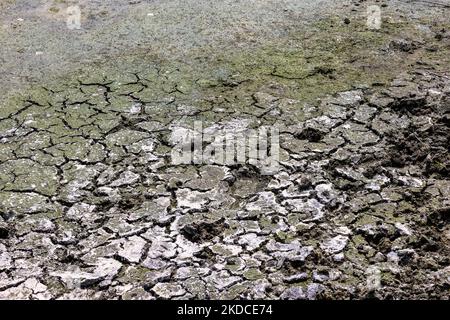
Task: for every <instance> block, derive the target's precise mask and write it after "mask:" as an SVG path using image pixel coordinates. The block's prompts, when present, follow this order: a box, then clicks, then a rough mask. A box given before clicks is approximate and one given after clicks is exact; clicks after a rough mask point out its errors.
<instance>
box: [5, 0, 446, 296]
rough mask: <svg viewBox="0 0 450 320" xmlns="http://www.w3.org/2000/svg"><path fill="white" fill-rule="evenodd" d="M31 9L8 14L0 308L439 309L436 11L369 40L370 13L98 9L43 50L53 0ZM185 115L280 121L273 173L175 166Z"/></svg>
mask: <svg viewBox="0 0 450 320" xmlns="http://www.w3.org/2000/svg"><path fill="white" fill-rule="evenodd" d="M44 3H45V4H46V5H47V7H46V6H42V5H38V4H36V6H33V5H31V6H30V5H27V4H25V2H21V1H7V2H5V4H4V7H3V8H2V10H5V11H3V12H6V13H14V14H15V15H16V16H15V15H11V14H10V15H9V16H10V17H11V18H10V20H8V19H5V20H2V22H3V29H2V31H0V32H1V33H0V42H1V43H3V44H7V46H6V47H5V48H6V49H5V50H3V49H2V50H3V51H2V66H1V67H0V68H1V70H2V71H3V72H5V74H8V75H9V76H8V78H3V79H1V81H2V86H3V89H2V91H3V92H2V93H3V94H2V100H1V101H2V102H1V103H2V105H1V107H0V139H1V147H2V152H1V153H0V297H1V298H8V299H119V298H120V299H180V298H181V299H243V298H246V299H321V298H331V299H362V298H369V297H376V298H380V299H406V298H420V299H425V298H435V299H448V292H449V285H450V283H449V281H450V278H449V277H450V267H449V257H450V255H449V253H450V252H449V249H450V248H449V244H450V227H449V225H448V218H449V206H450V203H449V202H450V200H449V197H448V195H449V194H450V181H449V171H448V170H449V152H448V151H449V150H448V146H449V145H450V143H449V132H450V130H449V112H450V72H449V70H448V66H449V65H450V61H449V57H450V55H449V53H450V52H449V49H450V25H449V22H448V13H449V12H448V11H449V9H448V8H447V7H446V6H445V5H439V2H434V4H433V5H430V3H426V2H405V1H388V2H379V3H377V4H379V5H380V6H381V8H382V12H383V25H382V27H381V29H380V30H368V29H367V25H366V20H367V19H366V18H367V17H366V7H367V5H370V4H373V3H372V2H370V1H357V2H356V1H348V2H343V4H339V6H337V5H333V4H331V3H329V2H328V1H324V2H318V3H316V4H314V3H315V2H313V1H305V2H304V3H303V4H302V5H299V4H296V2H294V1H285V2H284V3H285V6H284V7H283V6H282V7H280V8H278V7H277V9H275V8H274V7H273V6H274V5H273V4H270V3H269V4H265V5H259V6H258V2H256V1H255V2H249V3H250V5H251V6H254V7H252V8H253V9H254V10H248V9H249V8H248V7H245V5H244V4H243V3H240V2H237V3H238V4H237V5H236V6H234V7H229V11H220V10H219V11H218V12H219V14H217V15H214V14H213V13H214V12H216V11H217V9H221V8H222V9H223V7H221V6H227V5H228V6H231V4H230V3H231V2H228V1H223V2H221V4H220V5H219V4H214V5H213V6H212V7H206V6H204V5H203V6H202V4H201V2H198V3H199V4H198V6H200V7H196V6H194V4H191V6H188V9H189V10H192V11H196V10H197V11H198V10H199V8H205V9H204V11H202V12H201V14H198V15H194V14H192V15H188V13H186V15H187V16H183V15H182V14H181V13H180V12H179V11H177V9H176V6H175V5H176V1H165V2H158V1H156V2H148V3H147V2H145V1H136V3H133V4H123V5H117V4H109V3H108V2H102V3H103V4H100V2H98V3H97V2H95V1H92V2H90V4H88V3H86V4H82V9H83V8H84V9H86V10H87V9H88V8H90V9H89V10H94V11H93V12H95V14H96V16H97V15H98V14H100V13H101V12H103V11H104V12H105V13H104V14H103V15H100V16H103V17H104V18H103V19H104V20H101V19H100V20H98V19H94V18H92V19H91V20H89V15H88V16H85V18H84V19H86V20H85V21H84V23H85V24H86V26H85V29H83V30H81V31H80V33H79V34H78V35H77V36H76V37H78V38H76V39H75V40H74V41H68V40H64V39H63V38H64V37H63V36H59V38H58V37H56V36H54V35H51V36H50V37H54V38H52V41H48V40H44V39H40V40H39V41H38V40H37V39H39V38H29V37H27V35H28V36H30V35H33V34H34V35H37V34H38V31H36V30H37V29H36V27H37V26H38V25H39V26H41V27H48V28H49V29H48V30H50V31H51V30H55V29H52V28H61V30H62V29H63V28H64V25H63V26H62V27H61V26H60V25H59V24H58V23H60V22H61V21H63V17H64V16H63V14H62V10H63V9H64V8H65V6H67V5H68V3H65V2H60V1H55V2H51V1H44ZM83 5H85V6H86V7H83ZM89 5H90V7H89ZM125 9H128V10H125ZM245 9H247V10H245ZM164 12H167V13H166V14H167V15H168V16H169V17H173V19H174V20H173V23H168V22H167V21H168V20H167V19H163V20H159V22H158V23H155V22H154V20H153V22H148V20H145V22H144V20H139V19H141V18H142V19H144V16H145V19H147V18H148V19H153V18H155V19H157V17H158V15H160V14H161V15H162V14H163V13H164ZM144 13H145V14H144ZM148 13H151V14H150V15H148ZM231 13H234V14H235V15H233V14H231ZM257 13H260V15H258V14H257ZM3 14H4V13H2V15H3ZM27 14H28V16H27ZM139 14H144V16H140V15H139ZM239 14H240V15H239ZM4 15H6V14H4ZM280 15H282V16H280ZM43 16H45V17H54V20H50V21H51V22H49V21H48V20H46V22H43V21H44V20H39V19H37V20H36V19H35V17H43ZM191 16H194V17H196V19H198V23H197V24H193V25H195V26H196V27H197V28H199V29H195V28H194V29H187V31H186V32H187V33H186V34H185V36H184V37H181V35H182V33H181V32H182V30H185V28H184V27H185V26H186V25H188V22H189V19H188V18H189V17H191ZM21 17H25V18H21ZM26 17H29V19H30V21H31V22H30V25H29V28H28V29H27V28H25V26H24V25H23V24H24V23H26V22H27V18H26ZM33 17H34V18H33ZM200 17H201V18H200ZM244 17H245V18H246V19H247V20H245V19H243V18H244ZM213 18H214V19H215V20H214V19H213ZM300 18H303V19H300ZM17 19H23V21H22V20H20V21H19V20H17ZM33 19H35V20H33ZM133 19H134V20H133ZM177 19H178V20H177ZM208 19H213V20H208ZM103 21H110V23H109V24H108V25H105V24H104V23H103ZM130 21H134V22H133V23H134V24H133V23H131V22H130ZM211 21H215V22H216V26H222V27H224V28H225V29H224V30H225V31H223V32H217V31H216V29H213V30H210V29H208V26H211ZM243 21H246V23H247V24H245V23H243ZM175 22H177V23H178V24H177V23H175ZM202 23H203V24H202ZM137 25H140V26H141V29H136V28H135V27H136V26H137ZM268 25H269V26H270V27H268ZM14 26H15V27H14ZM142 26H144V27H145V28H148V29H145V28H144V27H142ZM169 26H171V28H172V29H170V28H169ZM200 26H203V27H202V28H200ZM237 26H239V27H237ZM20 28H23V29H21V30H22V31H20V32H21V33H20V35H21V36H19V37H18V38H16V39H12V38H11V36H12V35H13V34H14V32H16V31H14V30H16V29H20ZM30 28H31V29H30ZM142 28H143V29H142ZM168 28H169V29H168ZM227 28H228V29H227ZM30 30H31V31H30ZM56 30H58V29H56ZM113 30H116V32H113ZM136 30H137V31H136ZM148 30H153V31H155V32H154V33H152V35H153V37H158V39H156V38H152V41H153V42H152V41H149V40H148V38H147V37H146V36H144V35H148V33H147V31H148ZM144 31H145V32H144ZM226 31H229V33H227V32H226ZM113 36H114V37H116V38H111V37H113ZM163 36H164V37H163ZM30 39H31V40H30ZM33 39H34V40H33ZM119 40H120V41H122V42H120V41H119ZM188 40H189V41H188ZM33 41H36V42H39V43H40V44H47V43H48V45H47V47H46V48H44V49H38V47H37V46H36V44H35V43H34V42H33ZM108 41H111V42H114V43H115V45H113V46H112V45H111V42H108ZM69 42H71V44H70V46H72V47H71V49H73V50H74V51H73V52H75V57H76V58H74V59H73V60H70V59H69V58H68V56H67V53H65V52H63V51H64V50H63V46H64V45H65V44H67V45H69V44H68V43H69ZM19 47H21V48H22V49H23V51H22V53H21V52H20V51H17V50H18V49H17V48H19ZM19 49H20V48H19ZM37 51H39V52H42V54H38V55H36V52H37ZM21 54H22V55H21ZM58 59H61V61H64V63H62V64H59V65H57V66H55V62H56V61H57V60H58ZM194 121H202V122H203V124H204V126H205V128H207V129H208V130H209V131H210V132H213V133H214V132H218V131H220V130H223V129H230V130H235V129H236V128H238V129H244V130H245V129H253V128H258V127H260V126H277V127H279V128H280V150H281V155H280V162H279V165H280V170H279V172H277V173H276V174H274V175H263V174H262V173H261V171H260V169H259V168H258V167H257V166H255V165H252V164H250V163H243V164H234V165H225V164H222V165H221V164H186V165H174V164H173V163H172V162H171V151H172V148H173V139H172V138H173V134H174V131H173V129H174V128H177V127H180V126H185V127H186V128H189V127H190V126H191V125H192V123H194Z"/></svg>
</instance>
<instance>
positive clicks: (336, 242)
mask: <svg viewBox="0 0 450 320" xmlns="http://www.w3.org/2000/svg"><path fill="white" fill-rule="evenodd" d="M347 243H348V237H347V236H342V235H338V236H336V237H334V238H331V239H328V240H327V241H325V242H323V243H322V244H321V245H320V247H321V248H322V249H323V250H324V251H325V252H327V253H329V254H336V253H338V252H340V251H342V250H344V249H345V247H346V246H347Z"/></svg>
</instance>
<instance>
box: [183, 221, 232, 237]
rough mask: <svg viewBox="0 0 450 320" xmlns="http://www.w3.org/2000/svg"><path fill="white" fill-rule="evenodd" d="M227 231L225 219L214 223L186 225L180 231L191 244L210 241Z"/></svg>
mask: <svg viewBox="0 0 450 320" xmlns="http://www.w3.org/2000/svg"><path fill="white" fill-rule="evenodd" d="M226 229H227V224H226V223H225V219H220V220H217V221H215V222H211V223H208V222H200V223H194V224H191V225H186V226H184V227H183V228H182V229H181V234H182V235H183V236H184V237H185V238H186V239H188V240H189V241H192V242H205V241H210V240H212V239H213V238H215V237H216V236H218V235H221V234H222V233H223V232H224V231H225V230H226Z"/></svg>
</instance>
